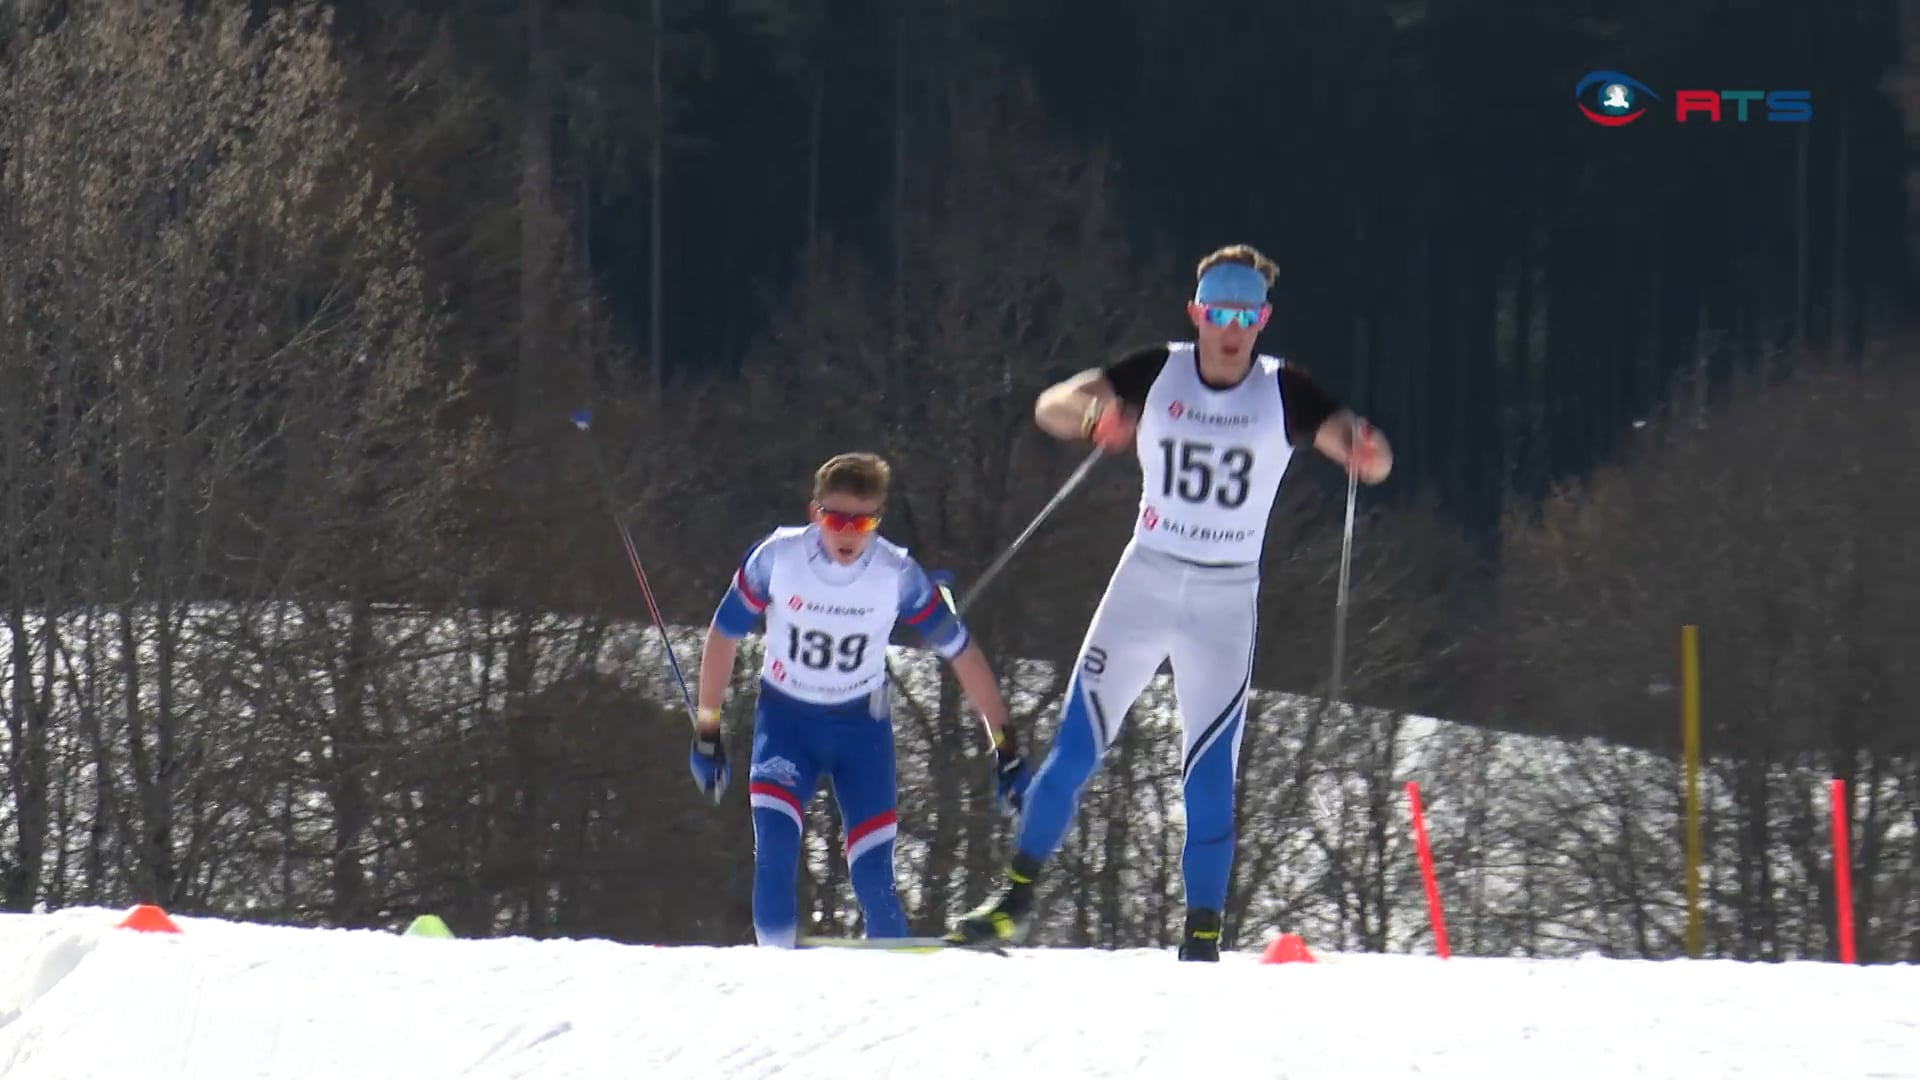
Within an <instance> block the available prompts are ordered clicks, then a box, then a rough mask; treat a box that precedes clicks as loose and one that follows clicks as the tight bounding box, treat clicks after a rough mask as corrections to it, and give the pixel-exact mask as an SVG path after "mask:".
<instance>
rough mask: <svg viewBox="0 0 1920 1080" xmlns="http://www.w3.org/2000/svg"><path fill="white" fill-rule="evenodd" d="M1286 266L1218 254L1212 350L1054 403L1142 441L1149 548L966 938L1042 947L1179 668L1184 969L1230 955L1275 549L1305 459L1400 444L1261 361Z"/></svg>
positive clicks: (1092, 374) (1121, 436) (1167, 359)
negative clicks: (1225, 951)
mask: <svg viewBox="0 0 1920 1080" xmlns="http://www.w3.org/2000/svg"><path fill="white" fill-rule="evenodd" d="M1276 274H1277V269H1276V268H1275V266H1274V265H1273V263H1272V262H1271V261H1269V260H1268V259H1267V258H1266V257H1265V256H1264V255H1261V254H1260V253H1259V252H1257V251H1255V250H1254V249H1252V248H1250V247H1246V246H1244V245H1236V246H1234V247H1228V248H1223V249H1221V250H1219V251H1216V252H1214V253H1213V254H1211V255H1209V256H1207V257H1206V258H1205V259H1203V260H1201V262H1200V265H1199V268H1198V271H1197V275H1196V276H1197V277H1198V279H1199V284H1198V288H1197V289H1196V290H1195V292H1194V296H1193V300H1192V302H1190V303H1189V304H1188V305H1187V314H1188V317H1189V318H1191V319H1192V321H1193V326H1194V330H1195V337H1196V339H1197V340H1196V341H1193V342H1184V341H1182V342H1173V343H1170V344H1161V345H1155V346H1152V347H1149V348H1143V349H1139V350H1136V351H1134V352H1132V353H1129V354H1127V355H1125V356H1123V357H1122V358H1120V359H1118V360H1117V361H1116V362H1114V363H1112V364H1110V365H1108V366H1106V367H1104V368H1095V369H1093V370H1090V371H1086V372H1082V373H1081V374H1079V375H1077V376H1075V377H1073V378H1071V379H1069V380H1067V381H1066V382H1063V383H1060V384H1058V385H1056V386H1053V387H1051V388H1049V389H1048V390H1046V391H1045V392H1044V393H1042V394H1041V395H1040V398H1039V401H1038V402H1037V403H1036V404H1035V407H1034V418H1035V420H1036V421H1037V422H1038V424H1039V425H1040V427H1041V428H1042V429H1043V430H1045V431H1046V432H1047V433H1048V434H1050V435H1053V436H1054V437H1055V438H1059V439H1075V438H1080V439H1089V440H1091V441H1092V442H1093V443H1095V444H1096V445H1098V446H1100V447H1102V448H1104V449H1106V450H1108V451H1109V452H1114V453H1118V452H1121V451H1124V450H1126V449H1127V448H1128V447H1134V448H1136V452H1137V454H1138V456H1139V459H1140V469H1141V472H1142V473H1143V474H1144V481H1145V483H1144V486H1143V489H1142V491H1141V496H1140V513H1139V516H1138V517H1137V518H1136V519H1135V522H1134V528H1133V539H1132V541H1131V542H1129V543H1128V544H1127V546H1126V549H1125V550H1124V551H1123V552H1122V554H1121V556H1120V561H1119V565H1118V566H1117V567H1116V568H1115V569H1114V572H1113V576H1112V579H1111V580H1110V581H1109V582H1108V584H1107V591H1106V595H1105V596H1103V597H1101V600H1100V605H1099V607H1098V608H1097V609H1095V611H1094V615H1093V623H1092V625H1091V626H1089V627H1088V629H1087V635H1086V639H1085V641H1084V642H1083V643H1082V645H1081V647H1080V655H1079V657H1078V658H1077V659H1076V660H1075V668H1074V674H1073V677H1072V680H1071V682H1070V683H1069V685H1068V687H1067V696H1066V699H1065V703H1064V707H1063V710H1062V713H1061V718H1060V727H1059V730H1058V731H1057V732H1055V734H1054V738H1053V746H1052V748H1051V750H1050V751H1049V752H1048V754H1047V757H1046V760H1045V761H1044V762H1043V763H1042V765H1041V767H1040V770H1039V772H1038V773H1036V774H1035V776H1034V778H1033V784H1032V787H1031V788H1030V789H1029V790H1028V791H1027V794H1026V809H1025V812H1024V814H1023V815H1022V820H1021V822H1020V830H1019V836H1018V838H1017V840H1016V841H1015V845H1014V855H1013V857H1012V859H1011V860H1010V865H1009V867H1008V870H1007V883H1006V885H1005V887H1004V889H1002V891H1001V892H1000V893H999V895H998V896H996V897H995V898H994V899H992V900H990V901H988V902H987V903H986V904H985V905H983V906H982V907H980V908H979V909H978V910H976V911H974V912H973V913H971V914H969V915H967V916H966V917H965V918H963V919H961V920H960V922H959V923H958V924H956V925H955V926H954V928H953V930H952V932H951V933H950V934H949V935H948V940H950V941H953V942H956V943H960V944H976V943H985V942H1019V941H1024V940H1025V939H1026V935H1027V932H1028V929H1029V927H1028V920H1029V918H1030V915H1031V910H1032V906H1033V889H1034V884H1033V883H1034V878H1035V876H1036V875H1037V874H1038V873H1039V871H1040V868H1041V865H1042V864H1043V863H1044V862H1045V861H1046V860H1047V859H1048V858H1049V857H1050V856H1052V855H1053V853H1054V852H1055V851H1056V850H1057V849H1058V848H1059V846H1060V844H1061V841H1062V840H1063V839H1064V838H1065V836H1066V833H1067V828H1068V826H1069V824H1070V822H1071V820H1072V818H1073V815H1074V813H1075V812H1076V809H1077V806H1078V803H1079V799H1080V790H1081V788H1082V787H1083V786H1084V785H1085V784H1086V782H1087V779H1088V777H1090V776H1091V775H1092V773H1093V770H1094V767H1095V766H1096V765H1097V764H1098V762H1099V760H1100V758H1101V757H1102V756H1103V755H1104V754H1105V753H1106V751H1107V749H1108V747H1110V746H1112V745H1113V742H1114V739H1115V737H1116V736H1117V735H1118V734H1119V731H1120V725H1121V723H1122V722H1123V721H1124V719H1125V718H1126V714H1127V711H1128V709H1130V708H1131V707H1132V706H1133V703H1134V701H1135V699H1137V698H1138V697H1139V696H1140V694H1141V692H1142V691H1144V690H1145V689H1146V686H1147V682H1148V681H1149V680H1150V679H1152V678H1153V676H1154V673H1155V672H1156V671H1158V670H1159V668H1160V664H1161V662H1162V661H1163V660H1171V662H1172V664H1173V679H1174V695H1175V698H1176V700H1177V701H1178V703H1179V711H1180V721H1181V725H1182V727H1183V728H1184V729H1185V738H1184V740H1183V746H1182V762H1181V772H1180V777H1181V785H1182V797H1183V800H1184V802H1185V806H1186V839H1185V844H1184V847H1183V848H1182V851H1181V859H1180V870H1181V876H1182V878H1183V879H1184V884H1185V888H1186V901H1187V921H1186V932H1185V935H1184V937H1183V940H1182V943H1181V946H1180V958H1181V959H1183V960H1218V959H1219V958H1220V915H1221V912H1222V910H1223V909H1224V908H1225V907H1226V899H1227V881H1228V875H1229V872H1230V870H1231V868H1232V864H1233V847H1234V817H1233V787H1234V780H1235V774H1236V772H1237V771H1238V767H1239V755H1240V737H1241V730H1242V723H1243V721H1244V719H1245V717H1246V711H1247V693H1248V690H1249V688H1250V686H1251V684H1252V679H1253V647H1254V631H1255V621H1256V616H1257V603H1258V600H1259V591H1260V566H1259V564H1260V554H1261V550H1262V548H1263V546H1264V544H1265V540H1266V532H1267V517H1268V515H1269V514H1270V513H1271V512H1272V509H1273V503H1274V498H1275V496H1276V495H1277V494H1278V493H1279V490H1280V479H1281V477H1282V476H1283V475H1285V473H1286V471H1287V463H1288V461H1290V460H1291V459H1292V456H1293V452H1294V450H1295V449H1296V448H1299V447H1303V446H1311V447H1313V448H1314V449H1315V450H1318V451H1319V452H1320V453H1322V454H1324V455H1325V456H1327V457H1328V458H1331V459H1332V460H1333V461H1335V462H1338V463H1340V464H1342V465H1346V466H1348V467H1349V468H1352V469H1354V470H1355V471H1356V472H1357V474H1358V478H1359V479H1361V480H1364V481H1366V482H1367V483H1369V484H1377V483H1379V482H1381V481H1382V480H1385V479H1386V477H1387V473H1388V471H1389V470H1390V469H1391V467H1392V456H1391V452H1390V451H1389V449H1388V447H1387V443H1386V440H1385V439H1383V438H1382V437H1380V435H1379V434H1378V433H1377V432H1375V431H1373V430H1372V428H1371V427H1370V426H1368V425H1367V423H1366V422H1365V421H1363V420H1361V419H1359V418H1358V417H1356V416H1354V415H1353V414H1352V413H1350V412H1348V411H1347V410H1346V409H1344V408H1342V407H1341V406H1340V405H1339V404H1338V403H1336V402H1335V401H1334V400H1333V399H1332V398H1331V397H1330V396H1329V395H1328V394H1327V392H1326V391H1324V390H1322V389H1321V388H1320V387H1319V386H1317V385H1315V384H1314V383H1313V381H1312V380H1310V379H1309V378H1308V377H1307V376H1306V374H1305V373H1304V372H1302V371H1301V370H1300V369H1299V368H1296V367H1293V366H1291V365H1289V364H1287V363H1285V362H1284V361H1281V360H1278V359H1275V358H1273V357H1270V356H1262V355H1259V354H1256V353H1255V352H1254V351H1253V345H1254V338H1255V337H1256V336H1257V335H1258V334H1259V333H1260V331H1261V330H1262V329H1264V328H1265V327H1266V325H1267V319H1268V318H1269V316H1270V315H1271V314H1272V307H1271V306H1270V305H1269V304H1268V302H1267V292H1268V290H1269V289H1271V288H1272V286H1273V281H1274V277H1275V276H1276Z"/></svg>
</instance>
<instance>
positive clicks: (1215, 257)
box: [1193, 244, 1280, 289]
mask: <svg viewBox="0 0 1920 1080" xmlns="http://www.w3.org/2000/svg"><path fill="white" fill-rule="evenodd" d="M1221 263H1239V264H1240V265H1241V266H1251V267H1253V268H1254V269H1255V270H1258V271H1259V272H1260V276H1261V277H1263V278H1265V279H1266V280H1267V288H1269V289H1271V288H1273V283H1274V281H1276V280H1277V279H1278V278H1279V277H1280V267H1279V266H1277V265H1275V264H1274V261H1273V260H1272V259H1269V258H1267V257H1266V256H1265V255H1262V254H1260V252H1259V251H1257V250H1255V249H1254V248H1253V247H1252V246H1251V245H1248V244H1229V245H1227V246H1226V247H1223V248H1221V249H1220V250H1218V251H1216V252H1214V253H1213V254H1211V255H1208V256H1207V257H1206V258H1204V259H1201V260H1200V265H1199V266H1198V267H1195V268H1194V271H1193V278H1194V280H1195V281H1198V280H1200V279H1201V278H1203V277H1205V276H1206V273H1207V271H1209V270H1211V269H1213V268H1214V267H1216V266H1219V265H1220V264H1221Z"/></svg>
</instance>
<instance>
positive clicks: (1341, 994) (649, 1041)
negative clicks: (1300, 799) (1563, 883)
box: [0, 909, 1920, 1080]
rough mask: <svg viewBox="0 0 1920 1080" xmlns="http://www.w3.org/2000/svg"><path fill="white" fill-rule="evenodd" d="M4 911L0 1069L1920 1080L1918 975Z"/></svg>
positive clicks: (23, 1073)
mask: <svg viewBox="0 0 1920 1080" xmlns="http://www.w3.org/2000/svg"><path fill="white" fill-rule="evenodd" d="M120 914H121V913H120V912H114V911H101V910H97V909H72V910H67V911H62V912H56V913H53V914H47V915H9V916H0V1076H4V1077H5V1078H6V1080H54V1078H59V1080H82V1078H87V1077H114V1078H125V1077H142V1078H147V1080H162V1078H175V1077H178V1078H188V1077H191V1078H194V1080H227V1078H236V1080H237V1078H241V1077H245V1078H248V1080H260V1078H294V1077H314V1078H326V1080H376V1078H383V1077H393V1078H406V1080H427V1078H436V1077H466V1078H489V1080H490V1078H503V1080H504V1078H507V1077H590V1078H593V1080H611V1078H624V1077H647V1078H653V1077H659V1078H685V1080H695V1078H702V1077H730V1078H731V1077H782V1078H795V1080H797V1078H810V1077H822V1078H827V1077H832V1078H836V1080H843V1078H865V1077H906V1078H911V1080H934V1078H944V1077H967V1078H970V1080H971V1078H981V1077H986V1078H1001V1077H1006V1078H1015V1077H1019V1078H1028V1077H1043V1078H1048V1080H1053V1078H1070V1077H1094V1076H1130V1077H1131V1076H1139V1077H1168V1078H1172V1080H1181V1078H1186V1077H1194V1078H1200V1080H1253V1078H1289V1080H1292V1078H1300V1080H1306V1078H1320V1077H1328V1078H1331V1077H1340V1078H1342V1080H1348V1078H1354V1077H1403V1076H1418V1077H1423V1078H1433V1077H1461V1078H1473V1080H1490V1078H1509V1077H1527V1078H1540V1077H1551V1078H1554V1080H1565V1078H1568V1077H1608V1078H1619V1077H1640V1078H1646V1077H1685V1078H1687V1080H1704V1078H1710V1077H1795V1078H1801V1080H1805V1078H1813V1077H1846V1078H1848V1080H1863V1078H1877V1077H1920V968H1916V967H1914V966H1911V965H1909V966H1906V967H1876V968H1849V967H1842V966H1839V965H1833V964H1782V965H1746V964H1737V963H1731V962H1703V963H1686V962H1674V963H1646V962H1621V961H1608V960H1601V959H1585V960H1558V961H1539V962H1527V961H1518V960H1471V959H1466V960H1463V959H1454V960H1450V961H1445V962H1442V961H1438V960H1434V959H1430V958H1425V957H1408V956H1353V955H1348V956H1331V955H1323V956H1321V957H1320V962H1319V963H1316V964H1282V965H1263V964H1260V963H1259V962H1258V958H1257V957H1256V956H1254V955H1252V954H1243V955H1234V956H1230V957H1229V958H1228V959H1227V960H1225V961H1223V962H1222V963H1221V964H1219V965H1218V966H1209V965H1199V964H1180V963H1177V962H1175V961H1174V960H1173V959H1172V957H1171V956H1170V955H1168V954H1165V953H1157V952H1148V951H1137V952H1119V953H1101V952H1080V951H1067V950H1031V951H1022V952H1016V953H1015V954H1014V955H1012V956H1010V957H997V956H992V955H987V954H968V953H938V954H922V955H910V954H887V953H875V952H856V951H851V950H811V951H803V952H773V951H766V950H758V949H752V948H725V949H722V948H685V947H679V948H657V947H649V946H645V945H617V944H613V943H610V942H605V941H530V940H522V939H503V940H491V941H446V940H432V939H424V938H407V937H400V936H397V935H393V934H386V933H377V932H372V931H337V930H298V929H289V928H283V927H269V926H257V925H249V924H244V923H232V922H223V921H218V920H209V919H178V920H176V921H177V922H178V924H179V925H180V927H181V928H182V930H183V933H181V934H178V935H173V934H138V933H134V932H132V931H126V930H118V929H114V923H115V921H116V920H117V919H118V917H119V915H120Z"/></svg>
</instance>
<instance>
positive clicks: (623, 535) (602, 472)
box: [567, 409, 699, 726]
mask: <svg viewBox="0 0 1920 1080" xmlns="http://www.w3.org/2000/svg"><path fill="white" fill-rule="evenodd" d="M567 418H568V419H569V420H572V421H573V426H574V427H577V428H579V429H580V432H581V434H583V435H585V436H586V437H587V452H588V453H589V454H590V455H591V456H592V458H593V471H594V472H595V473H596V474H597V475H598V476H599V477H600V487H601V490H602V491H604V492H605V493H606V496H607V509H608V511H609V512H611V513H612V515H613V525H614V528H616V529H618V530H620V542H621V543H622V544H624V545H625V546H626V549H627V562H628V563H629V564H631V565H632V566H633V579H634V580H635V581H637V582H639V583H640V595H641V596H643V597H645V598H646V601H647V614H649V615H651V616H652V617H653V625H654V627H655V628H657V629H658V630H659V631H660V647H661V648H663V649H665V650H666V651H667V666H668V667H669V668H671V669H672V670H673V681H674V682H676V683H678V684H679V686H680V702H681V704H683V705H685V706H686V707H687V719H688V720H689V721H692V722H693V723H694V724H695V725H696V726H697V725H698V724H699V719H698V714H697V713H696V712H695V711H694V708H693V695H692V694H689V693H688V692H687V680H686V678H685V677H684V676H682V675H681V674H680V661H679V660H678V659H676V658H675V657H674V655H673V641H672V639H670V638H668V637H667V621H666V620H665V619H664V618H662V617H661V616H660V605H659V604H656V603H654V600H653V587H652V586H650V585H648V584H647V571H646V570H645V569H644V568H643V567H642V566H641V565H640V551H639V549H638V548H636V547H634V545H633V534H632V533H631V532H628V531H627V523H626V521H625V520H624V519H622V518H621V516H620V500H619V498H618V497H617V496H616V495H615V494H614V490H613V480H612V478H611V477H609V476H608V475H607V467H606V464H605V463H604V462H602V461H601V460H600V449H599V448H598V447H597V446H595V445H594V443H593V432H592V430H591V428H592V425H593V415H592V413H591V412H589V411H588V410H586V409H575V410H574V411H573V412H572V413H570V414H568V417H567Z"/></svg>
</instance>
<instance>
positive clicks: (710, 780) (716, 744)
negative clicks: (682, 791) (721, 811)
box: [687, 729, 733, 806]
mask: <svg viewBox="0 0 1920 1080" xmlns="http://www.w3.org/2000/svg"><path fill="white" fill-rule="evenodd" d="M687 769H688V771H690V772H692V773H693V786H694V787H697V788H699V789H700V793H701V794H702V795H705V796H706V797H707V801H708V802H711V803H713V804H714V805H715V806H718V805H719V804H720V796H721V795H722V794H723V793H724V792H725V791H726V790H727V781H729V780H731V779H733V770H732V769H731V768H730V767H728V765H727V746H726V743H725V742H724V741H722V739H721V737H720V733H719V732H715V733H714V734H712V735H702V734H700V732H699V730H698V729H696V730H695V731H694V733H693V747H692V748H691V749H689V750H688V751H687Z"/></svg>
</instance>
